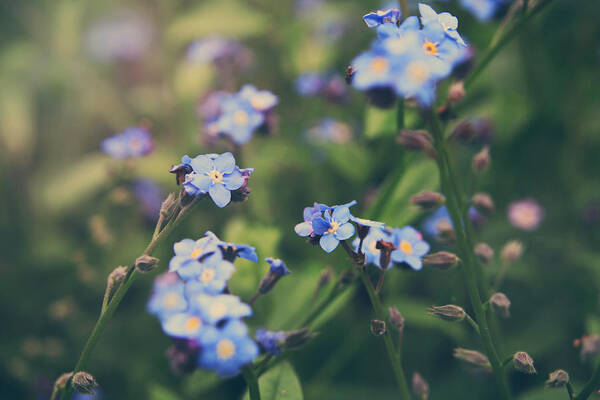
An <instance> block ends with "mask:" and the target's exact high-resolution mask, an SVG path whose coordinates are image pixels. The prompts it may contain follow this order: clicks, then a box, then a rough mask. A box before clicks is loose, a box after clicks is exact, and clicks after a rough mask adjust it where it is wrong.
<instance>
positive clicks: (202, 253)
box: [169, 236, 221, 280]
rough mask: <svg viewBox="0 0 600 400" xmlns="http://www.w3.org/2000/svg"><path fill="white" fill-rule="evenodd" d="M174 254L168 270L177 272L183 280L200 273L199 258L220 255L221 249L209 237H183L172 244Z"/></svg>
mask: <svg viewBox="0 0 600 400" xmlns="http://www.w3.org/2000/svg"><path fill="white" fill-rule="evenodd" d="M173 250H174V252H175V256H173V258H171V261H170V262H169V271H171V272H177V274H178V275H179V276H180V277H181V278H182V279H184V280H188V279H193V278H195V277H197V276H199V275H200V274H201V273H202V269H203V267H202V264H201V262H200V260H201V259H202V258H203V257H207V256H208V255H210V254H216V255H217V256H218V257H221V251H220V250H219V248H218V247H217V246H216V244H215V243H214V242H213V241H212V240H211V239H210V238H209V237H206V236H205V237H203V238H200V239H198V240H192V239H183V240H181V241H180V242H177V243H175V244H174V245H173Z"/></svg>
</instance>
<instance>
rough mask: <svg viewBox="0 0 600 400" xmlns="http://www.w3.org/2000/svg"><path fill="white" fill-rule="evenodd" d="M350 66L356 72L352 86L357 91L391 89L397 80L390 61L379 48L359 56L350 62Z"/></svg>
mask: <svg viewBox="0 0 600 400" xmlns="http://www.w3.org/2000/svg"><path fill="white" fill-rule="evenodd" d="M352 66H353V67H354V68H355V70H356V72H355V73H354V76H353V78H352V86H354V87H355V88H357V89H359V90H367V89H372V88H375V87H385V86H389V87H393V85H394V82H395V79H396V78H397V76H396V74H395V73H394V72H395V71H394V68H393V66H394V65H393V61H392V59H391V58H390V57H389V55H388V54H387V53H386V52H385V51H383V49H381V48H380V47H375V48H374V49H372V50H369V51H366V52H364V53H362V54H360V55H359V56H358V57H356V58H355V59H354V60H353V61H352Z"/></svg>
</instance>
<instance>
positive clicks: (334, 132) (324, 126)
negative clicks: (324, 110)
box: [307, 118, 352, 144]
mask: <svg viewBox="0 0 600 400" xmlns="http://www.w3.org/2000/svg"><path fill="white" fill-rule="evenodd" d="M307 136H308V137H309V139H311V140H313V141H326V142H333V143H339V144H343V143H348V142H349V141H350V139H351V138H352V133H351V132H350V127H349V126H348V125H346V124H345V123H343V122H340V121H337V120H335V119H333V118H325V119H323V120H322V121H321V122H320V123H319V124H318V125H317V126H314V127H313V128H311V129H310V130H309V131H308V132H307Z"/></svg>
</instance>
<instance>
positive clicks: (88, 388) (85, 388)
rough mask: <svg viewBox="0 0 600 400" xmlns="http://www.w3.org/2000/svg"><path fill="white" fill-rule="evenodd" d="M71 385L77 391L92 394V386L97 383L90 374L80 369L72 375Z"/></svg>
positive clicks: (95, 385)
mask: <svg viewBox="0 0 600 400" xmlns="http://www.w3.org/2000/svg"><path fill="white" fill-rule="evenodd" d="M71 385H72V386H73V389H75V391H76V392H78V393H83V394H94V388H95V387H97V386H98V383H97V382H96V380H95V379H94V377H93V376H92V375H90V374H88V373H87V372H83V371H80V372H77V373H76V374H75V375H73V379H72V380H71Z"/></svg>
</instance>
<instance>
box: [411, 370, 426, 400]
mask: <svg viewBox="0 0 600 400" xmlns="http://www.w3.org/2000/svg"><path fill="white" fill-rule="evenodd" d="M412 390H413V393H414V394H415V397H416V398H417V400H429V385H428V384H427V381H425V379H423V377H422V376H421V374H419V373H418V372H415V373H413V376H412Z"/></svg>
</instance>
